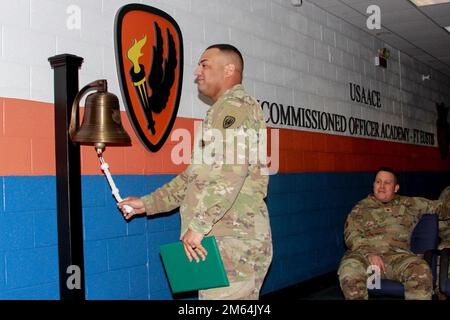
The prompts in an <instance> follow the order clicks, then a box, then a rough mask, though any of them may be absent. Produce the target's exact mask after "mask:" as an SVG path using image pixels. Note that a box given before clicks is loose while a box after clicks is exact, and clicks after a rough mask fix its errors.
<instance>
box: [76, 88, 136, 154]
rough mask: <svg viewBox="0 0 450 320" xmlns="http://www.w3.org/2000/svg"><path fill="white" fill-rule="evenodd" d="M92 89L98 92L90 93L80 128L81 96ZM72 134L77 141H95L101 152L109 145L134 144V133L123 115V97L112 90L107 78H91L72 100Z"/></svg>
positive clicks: (89, 142)
mask: <svg viewBox="0 0 450 320" xmlns="http://www.w3.org/2000/svg"><path fill="white" fill-rule="evenodd" d="M92 90H97V92H95V93H92V94H90V95H88V96H87V98H86V103H85V108H84V116H83V122H82V124H81V127H80V128H79V129H77V127H78V124H77V121H76V119H77V118H78V117H77V114H78V109H79V103H80V100H81V98H82V97H83V96H84V95H85V94H86V93H87V92H89V91H92ZM69 134H70V138H71V139H72V141H73V142H74V143H77V142H78V143H81V144H93V145H94V146H95V148H96V150H97V153H98V154H101V153H102V152H103V150H104V149H105V146H106V145H131V139H130V136H129V135H128V133H127V132H126V131H125V129H124V128H123V126H122V121H121V119H120V107H119V99H117V97H116V96H115V95H114V94H112V93H109V92H108V84H107V81H106V80H97V81H94V82H91V83H89V84H88V85H86V86H85V87H84V88H82V89H81V90H80V91H79V92H78V94H77V95H76V97H75V100H74V101H73V104H72V115H71V119H70V126H69Z"/></svg>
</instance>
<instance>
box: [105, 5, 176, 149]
mask: <svg viewBox="0 0 450 320" xmlns="http://www.w3.org/2000/svg"><path fill="white" fill-rule="evenodd" d="M114 38H115V54H116V64H117V73H118V77H119V83H120V87H121V91H122V97H123V100H124V102H125V108H126V110H127V114H128V117H129V119H130V121H131V123H132V125H133V128H134V131H135V132H136V134H137V136H138V137H139V139H140V140H141V142H142V143H143V144H144V146H145V147H146V148H147V149H148V150H149V151H152V152H156V151H158V150H159V149H160V148H161V147H162V146H163V145H164V142H165V141H166V139H167V137H168V135H169V133H170V131H171V129H172V126H173V124H174V122H175V118H176V116H177V112H178V106H179V102H180V97H181V89H182V80H183V39H182V35H181V31H180V28H179V26H178V24H177V23H176V21H175V20H174V19H173V18H172V17H171V16H169V15H168V14H167V13H165V12H164V11H161V10H159V9H157V8H154V7H151V6H147V5H142V4H128V5H125V6H123V7H121V8H120V9H119V11H118V12H117V14H116V19H115V36H114Z"/></svg>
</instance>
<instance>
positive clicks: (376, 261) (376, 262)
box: [367, 255, 386, 272]
mask: <svg viewBox="0 0 450 320" xmlns="http://www.w3.org/2000/svg"><path fill="white" fill-rule="evenodd" d="M367 259H368V260H369V263H370V264H371V265H373V266H377V267H378V268H380V270H381V271H382V272H386V268H385V267H384V262H383V259H381V257H380V256H377V255H369V256H368V257H367Z"/></svg>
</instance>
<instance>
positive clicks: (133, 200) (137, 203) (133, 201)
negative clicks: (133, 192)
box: [117, 197, 145, 220]
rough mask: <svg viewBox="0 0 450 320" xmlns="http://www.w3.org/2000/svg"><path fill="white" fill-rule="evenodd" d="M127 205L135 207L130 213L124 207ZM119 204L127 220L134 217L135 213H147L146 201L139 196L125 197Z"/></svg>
mask: <svg viewBox="0 0 450 320" xmlns="http://www.w3.org/2000/svg"><path fill="white" fill-rule="evenodd" d="M125 205H128V206H130V207H131V208H133V211H131V212H130V213H128V212H127V211H126V210H125V208H124V206H125ZM117 206H118V207H119V209H120V211H122V214H123V216H124V218H125V219H127V220H128V219H130V218H131V217H133V216H134V215H138V214H143V213H145V207H144V202H143V201H142V200H141V199H140V198H137V197H128V198H125V199H124V200H123V201H121V202H119V203H118V204H117Z"/></svg>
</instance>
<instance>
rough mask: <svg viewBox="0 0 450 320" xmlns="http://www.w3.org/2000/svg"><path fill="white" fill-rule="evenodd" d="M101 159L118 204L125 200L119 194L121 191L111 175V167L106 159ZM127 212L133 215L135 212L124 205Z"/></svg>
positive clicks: (100, 157)
mask: <svg viewBox="0 0 450 320" xmlns="http://www.w3.org/2000/svg"><path fill="white" fill-rule="evenodd" d="M98 158H99V159H100V163H101V166H100V168H102V170H103V172H104V173H105V176H106V179H107V180H108V183H109V186H110V187H111V191H112V194H113V195H114V198H116V200H117V202H121V201H122V200H123V199H122V197H121V196H120V194H119V189H118V188H117V187H116V184H115V183H114V180H113V178H112V176H111V173H110V172H109V165H108V164H107V163H106V161H105V159H103V157H102V156H99V157H98ZM123 207H124V208H125V211H126V212H128V213H131V212H132V211H133V208H132V207H130V206H128V205H124V206H123Z"/></svg>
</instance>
